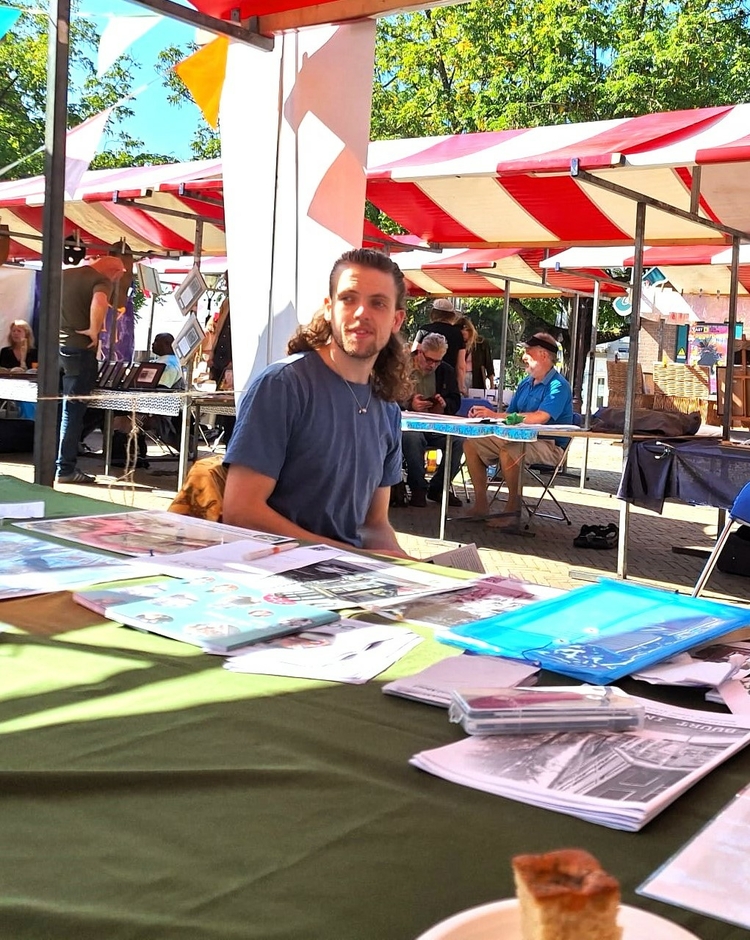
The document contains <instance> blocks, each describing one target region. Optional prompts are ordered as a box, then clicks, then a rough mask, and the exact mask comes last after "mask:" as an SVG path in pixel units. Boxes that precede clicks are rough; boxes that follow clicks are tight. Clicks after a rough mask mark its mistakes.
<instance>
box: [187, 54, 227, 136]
mask: <svg viewBox="0 0 750 940" xmlns="http://www.w3.org/2000/svg"><path fill="white" fill-rule="evenodd" d="M228 47H229V40H228V39H227V37H226V36H217V37H216V39H214V41H213V42H210V43H209V44H208V45H207V46H204V47H203V48H202V49H199V50H198V51H197V52H194V53H193V54H192V55H191V56H188V58H187V59H183V61H182V62H178V63H177V65H175V67H174V70H175V72H177V74H178V75H179V76H180V78H181V79H182V80H183V82H185V85H186V86H187V89H188V91H189V92H190V94H191V95H192V96H193V101H195V103H196V104H197V105H198V107H199V108H200V109H201V111H202V112H203V117H204V118H205V119H206V120H207V121H208V123H209V124H210V125H211V127H213V128H214V130H215V129H216V127H217V125H218V123H219V102H220V101H221V90H222V88H223V87H224V77H225V75H226V72H227V48H228Z"/></svg>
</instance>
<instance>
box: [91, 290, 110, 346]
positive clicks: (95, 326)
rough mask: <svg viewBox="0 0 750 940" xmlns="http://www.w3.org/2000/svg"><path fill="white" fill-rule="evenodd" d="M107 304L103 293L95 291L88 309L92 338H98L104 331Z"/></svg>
mask: <svg viewBox="0 0 750 940" xmlns="http://www.w3.org/2000/svg"><path fill="white" fill-rule="evenodd" d="M108 307H109V303H108V301H107V298H106V297H105V295H104V294H103V293H101V292H100V291H97V293H96V294H94V298H93V300H92V301H91V307H90V308H89V330H90V331H91V335H92V336H98V335H99V334H100V333H101V332H102V331H103V330H104V324H105V322H106V319H107V309H108Z"/></svg>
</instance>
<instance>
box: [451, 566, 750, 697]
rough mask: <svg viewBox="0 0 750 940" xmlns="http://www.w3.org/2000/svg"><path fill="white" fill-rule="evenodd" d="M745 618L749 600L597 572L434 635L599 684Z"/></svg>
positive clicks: (748, 614) (749, 621)
mask: <svg viewBox="0 0 750 940" xmlns="http://www.w3.org/2000/svg"><path fill="white" fill-rule="evenodd" d="M748 624H750V608H743V607H737V606H735V605H733V604H717V603H715V602H714V601H707V600H703V599H699V598H692V597H685V596H683V595H679V594H673V593H671V592H668V591H661V590H659V589H658V588H650V587H643V586H641V585H635V584H629V583H627V582H620V581H607V580H603V581H600V582H598V583H597V584H592V585H591V586H590V587H585V588H578V589H576V590H573V591H570V592H569V593H568V594H563V595H561V596H560V597H553V598H550V599H549V600H545V601H538V602H536V603H534V604H530V605H528V606H527V607H521V608H519V609H518V610H511V611H508V612H507V613H503V614H498V615H495V616H494V617H488V618H487V619H486V620H478V621H475V622H474V623H467V624H464V625H463V626H460V627H455V628H453V629H451V630H450V631H449V632H448V633H445V634H441V635H440V636H439V637H438V638H439V639H440V640H441V641H442V642H444V643H450V644H451V645H453V646H460V647H462V648H463V649H468V650H472V651H473V652H477V653H490V654H495V655H497V656H507V657H508V658H510V659H521V660H523V661H525V662H532V663H536V664H538V665H540V666H542V667H543V668H544V669H551V670H553V671H554V672H559V673H562V674H563V675H565V676H572V677H573V678H574V679H581V680H582V681H583V682H592V683H594V684H595V685H606V684H607V683H609V682H613V681H615V680H617V679H621V678H622V677H623V676H627V675H629V674H630V673H632V672H637V671H638V670H639V669H643V668H645V667H646V666H652V665H653V664H654V663H658V662H661V661H662V660H663V659H668V658H669V657H670V656H674V655H675V654H676V653H681V652H682V651H683V650H687V649H690V648H691V647H694V646H698V645H700V644H702V643H705V642H707V641H709V640H713V639H715V638H716V637H719V636H722V635H723V634H724V633H727V632H729V631H730V630H735V629H737V628H738V627H742V626H746V625H748Z"/></svg>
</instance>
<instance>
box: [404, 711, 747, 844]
mask: <svg viewBox="0 0 750 940" xmlns="http://www.w3.org/2000/svg"><path fill="white" fill-rule="evenodd" d="M636 701H639V702H641V703H642V704H643V705H644V706H645V708H646V722H645V725H644V727H643V728H642V729H641V730H639V731H632V732H622V733H609V734H602V733H596V734H591V733H580V732H549V733H542V734H525V735H504V734H498V735H486V736H477V735H472V736H469V737H467V738H466V739H464V740H463V741H459V742H458V743H457V744H449V745H448V746H447V747H442V748H435V749H433V750H429V751H422V752H421V753H419V754H416V755H415V756H414V757H413V758H412V759H411V763H412V764H414V766H415V767H419V768H421V769H422V770H426V771H428V772H429V773H432V774H435V775H436V776H438V777H444V778H445V779H446V780H451V781H453V782H454V783H461V784H463V785H464V786H469V787H474V788H475V789H478V790H485V791H487V792H488V793H495V794H497V795H498V796H505V797H507V798H509V799H513V800H519V801H521V802H523V803H530V804H532V805H534V806H541V807H543V808H545V809H551V810H555V811H557V812H561V813H566V814H568V815H571V816H578V817H580V818H581V819H586V820H588V821H589V822H595V823H598V824H599V825H603V826H608V827H610V828H612V829H623V830H626V831H630V832H635V831H638V830H639V829H641V828H643V826H645V825H646V823H648V822H649V821H650V820H651V819H653V818H654V816H656V815H657V814H658V813H660V812H661V811H662V810H663V809H664V808H665V807H667V806H669V804H670V803H672V802H673V801H674V800H676V799H677V797H679V796H680V794H681V793H684V792H685V791H686V790H687V789H689V788H690V787H691V786H692V785H693V784H694V783H696V782H697V781H698V780H700V778H701V777H703V776H705V775H706V774H707V773H709V772H710V771H711V770H713V769H714V767H717V766H718V765H719V764H720V763H722V761H725V760H726V759H727V758H728V757H730V756H731V755H732V754H734V753H736V752H737V751H739V750H741V749H742V748H743V747H745V746H746V745H747V744H748V743H750V722H748V720H747V719H744V723H743V719H741V718H740V717H739V716H736V715H722V714H717V713H714V712H699V711H694V710H692V709H684V708H674V707H670V706H667V705H663V704H660V703H657V702H651V701H648V700H646V699H636Z"/></svg>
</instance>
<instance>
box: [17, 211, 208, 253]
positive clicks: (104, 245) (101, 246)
mask: <svg viewBox="0 0 750 940" xmlns="http://www.w3.org/2000/svg"><path fill="white" fill-rule="evenodd" d="M191 218H195V216H191ZM6 234H7V235H9V236H10V237H11V238H13V239H15V241H18V242H21V243H23V242H24V241H28V242H43V241H44V235H37V234H36V233H35V232H10V231H9V232H7V233H6ZM81 244H82V245H85V246H86V248H93V249H96V250H100V251H104V252H109V251H111V250H112V244H111V242H91V241H88V240H86V241H83V240H81ZM131 254H132V255H133V256H134V257H137V258H180V257H182V253H181V252H179V251H170V250H168V249H160V250H158V251H157V250H151V249H149V250H146V251H132V252H131Z"/></svg>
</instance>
